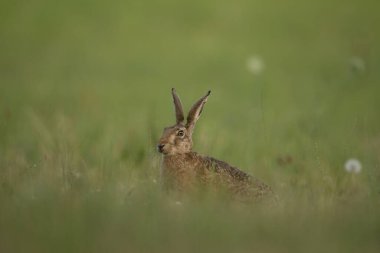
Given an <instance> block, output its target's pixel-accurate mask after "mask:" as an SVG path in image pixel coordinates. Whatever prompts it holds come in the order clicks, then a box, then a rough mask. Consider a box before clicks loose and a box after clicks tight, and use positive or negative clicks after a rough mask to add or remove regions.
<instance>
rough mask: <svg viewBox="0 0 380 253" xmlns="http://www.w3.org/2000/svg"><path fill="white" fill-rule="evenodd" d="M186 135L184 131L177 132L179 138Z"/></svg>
mask: <svg viewBox="0 0 380 253" xmlns="http://www.w3.org/2000/svg"><path fill="white" fill-rule="evenodd" d="M184 135H185V132H184V131H183V130H179V131H178V132H177V136H180V137H183V136H184Z"/></svg>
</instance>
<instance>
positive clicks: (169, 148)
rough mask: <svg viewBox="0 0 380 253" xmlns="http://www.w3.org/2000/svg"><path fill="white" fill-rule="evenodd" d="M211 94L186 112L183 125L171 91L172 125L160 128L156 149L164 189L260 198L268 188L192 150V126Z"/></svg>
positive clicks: (177, 103)
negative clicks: (225, 193) (221, 191)
mask: <svg viewBox="0 0 380 253" xmlns="http://www.w3.org/2000/svg"><path fill="white" fill-rule="evenodd" d="M210 93H211V91H208V92H207V94H206V95H205V96H203V97H201V98H200V99H199V100H198V101H197V102H196V103H195V104H194V105H193V106H192V108H191V109H190V111H189V114H188V116H187V120H186V123H185V117H184V114H183V109H182V104H181V101H180V99H179V97H178V95H177V94H176V91H175V89H174V88H173V89H172V96H173V102H174V107H175V116H176V124H175V125H173V126H169V127H166V128H164V131H163V134H162V137H161V138H160V140H159V143H158V145H157V149H158V151H159V152H160V153H162V154H163V160H162V166H161V179H162V183H163V186H164V187H165V188H166V189H173V188H174V189H175V190H179V191H181V192H182V191H188V190H192V189H194V188H199V186H200V187H201V188H203V187H202V186H204V187H205V188H209V187H210V186H211V188H212V189H217V190H218V189H226V190H227V192H228V193H232V196H245V197H249V198H251V197H253V198H255V199H258V198H262V197H263V196H265V195H267V194H268V193H272V190H271V188H270V187H269V186H268V185H266V184H265V183H263V182H261V181H259V180H258V179H256V178H254V177H252V176H250V175H248V174H247V173H245V172H243V171H241V170H239V169H238V168H236V167H233V166H231V165H229V164H228V163H226V162H223V161H220V160H217V159H215V158H212V157H208V156H203V155H200V154H198V153H196V152H194V151H192V147H193V141H192V134H193V131H194V126H195V123H196V122H197V121H198V119H199V116H200V115H201V113H202V110H203V107H204V105H205V103H206V102H207V99H208V97H209V95H210Z"/></svg>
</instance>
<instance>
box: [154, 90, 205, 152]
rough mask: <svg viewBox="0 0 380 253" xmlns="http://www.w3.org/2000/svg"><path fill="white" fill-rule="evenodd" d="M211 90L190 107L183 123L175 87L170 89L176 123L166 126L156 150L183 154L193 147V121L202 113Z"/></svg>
mask: <svg viewBox="0 0 380 253" xmlns="http://www.w3.org/2000/svg"><path fill="white" fill-rule="evenodd" d="M210 93H211V91H208V92H207V94H206V95H205V96H203V97H201V98H200V99H199V100H198V101H197V102H196V103H195V104H194V105H193V107H191V109H190V111H189V114H188V116H187V121H186V123H185V117H184V115H183V109H182V104H181V101H180V100H179V97H178V95H177V93H176V92H175V89H174V88H173V89H172V95H173V102H174V108H175V116H176V121H177V122H176V124H175V125H174V126H170V127H166V128H165V129H164V132H163V134H162V136H161V138H160V141H159V142H158V145H157V148H158V151H159V152H160V153H162V154H164V155H175V154H184V153H188V152H190V151H191V149H192V147H193V141H192V138H191V137H192V135H193V130H194V126H195V123H196V122H197V120H198V119H199V116H200V115H201V113H202V110H203V106H204V104H205V103H206V102H207V98H208V96H209V95H210Z"/></svg>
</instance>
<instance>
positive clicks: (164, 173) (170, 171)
mask: <svg viewBox="0 0 380 253" xmlns="http://www.w3.org/2000/svg"><path fill="white" fill-rule="evenodd" d="M198 167H199V166H198V164H197V163H194V162H192V161H188V160H187V159H184V157H178V158H176V157H170V158H166V159H165V158H164V160H163V163H162V166H161V177H162V180H163V183H164V185H165V186H167V187H169V188H176V189H180V190H181V189H186V188H191V187H192V186H193V185H194V183H195V182H196V181H197V178H198V177H199V169H198Z"/></svg>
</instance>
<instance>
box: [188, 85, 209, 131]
mask: <svg viewBox="0 0 380 253" xmlns="http://www.w3.org/2000/svg"><path fill="white" fill-rule="evenodd" d="M210 93H211V91H210V90H209V91H208V92H207V94H206V95H204V96H203V97H201V98H200V99H199V100H198V101H197V102H196V103H195V104H194V105H193V107H191V109H190V111H189V114H188V116H187V123H186V128H187V130H188V131H189V132H190V134H192V133H193V130H194V126H195V123H196V122H197V121H198V119H199V116H200V115H201V113H202V110H203V106H204V105H205V103H206V102H207V98H208V96H209V95H210Z"/></svg>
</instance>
